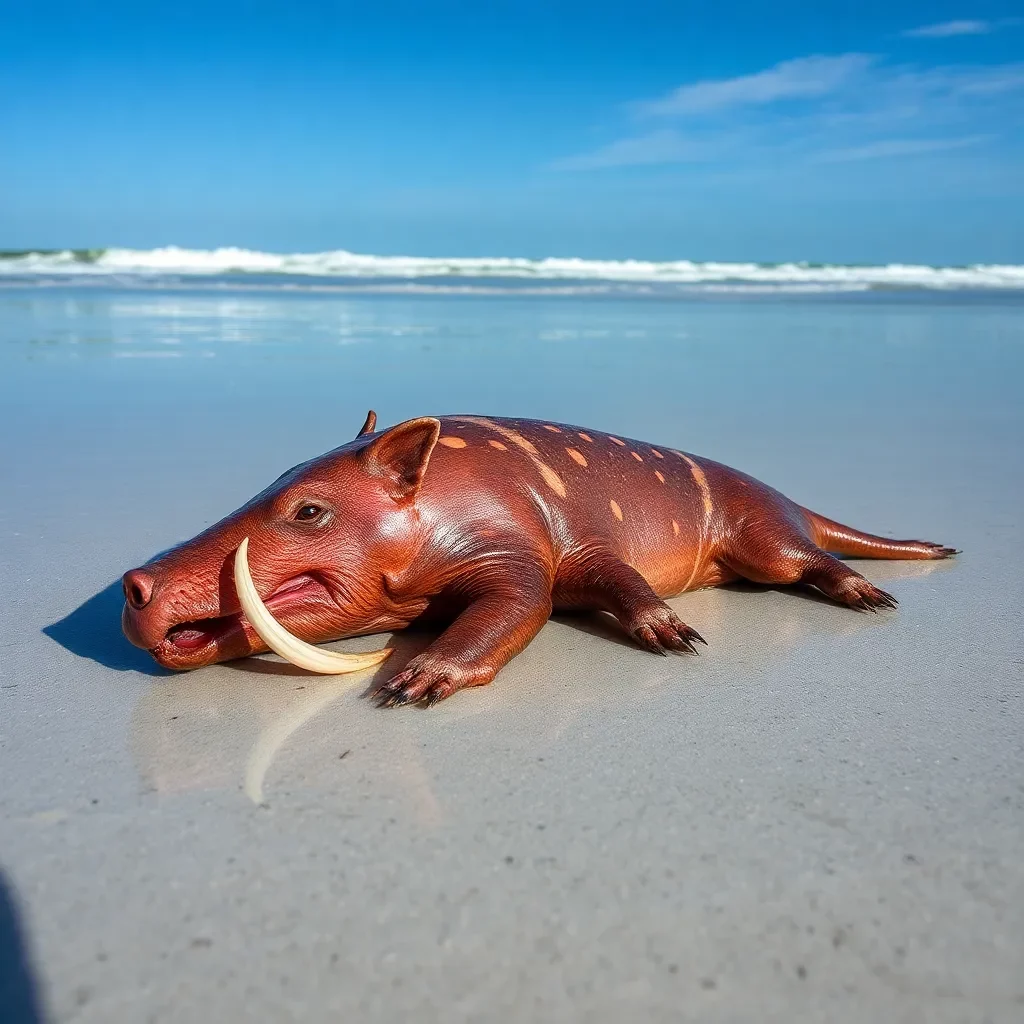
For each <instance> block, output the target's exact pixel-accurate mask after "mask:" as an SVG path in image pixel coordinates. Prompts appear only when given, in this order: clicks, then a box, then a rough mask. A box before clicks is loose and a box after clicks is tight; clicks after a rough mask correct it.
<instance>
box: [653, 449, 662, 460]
mask: <svg viewBox="0 0 1024 1024" xmlns="http://www.w3.org/2000/svg"><path fill="white" fill-rule="evenodd" d="M651 454H652V455H653V456H654V457H655V458H656V459H663V458H665V456H664V455H662V454H661V452H659V451H658V449H657V448H652V449H651Z"/></svg>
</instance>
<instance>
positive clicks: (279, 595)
mask: <svg viewBox="0 0 1024 1024" xmlns="http://www.w3.org/2000/svg"><path fill="white" fill-rule="evenodd" d="M330 598H331V594H330V591H329V590H328V588H327V585H326V584H325V583H324V582H323V580H321V579H320V578H319V577H318V576H316V575H315V574H313V573H301V574H300V575H298V576H293V577H292V578H291V579H288V580H285V582H284V583H282V584H281V585H280V586H279V587H277V589H276V590H274V592H273V593H272V594H271V595H270V596H269V597H268V598H267V599H266V604H267V607H268V608H272V609H273V610H274V612H275V613H276V614H278V615H281V614H282V613H284V614H286V613H287V612H289V611H293V610H294V609H295V608H297V607H300V606H303V605H311V604H319V605H323V604H324V603H325V602H326V601H329V600H330ZM244 621H245V615H244V613H243V612H242V611H241V610H239V611H237V612H233V613H231V614H230V615H218V616H215V617H211V618H206V619H189V620H187V621H185V622H178V623H175V624H174V625H173V626H171V627H170V628H169V629H168V630H167V632H166V633H165V634H164V638H163V640H162V641H161V642H160V643H159V644H158V645H157V646H156V647H155V648H153V649H152V651H151V652H150V653H152V654H153V655H154V656H155V657H157V658H158V660H159V658H160V657H161V656H162V657H170V658H173V657H174V655H175V654H179V655H183V656H185V657H188V658H190V659H192V658H195V657H196V655H197V653H198V652H200V651H203V650H205V649H206V648H209V647H216V646H218V645H222V644H224V642H225V641H227V640H228V639H230V638H233V637H235V636H237V635H239V634H243V633H244V631H245V627H244V625H243V623H244Z"/></svg>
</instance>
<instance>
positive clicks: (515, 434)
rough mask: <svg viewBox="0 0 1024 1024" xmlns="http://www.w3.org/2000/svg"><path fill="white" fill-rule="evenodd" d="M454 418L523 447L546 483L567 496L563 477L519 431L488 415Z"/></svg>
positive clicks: (557, 492)
mask: <svg viewBox="0 0 1024 1024" xmlns="http://www.w3.org/2000/svg"><path fill="white" fill-rule="evenodd" d="M453 419H457V420H461V421H462V422H463V423H475V424H476V425H477V426H478V427H486V428H487V429H488V430H493V431H494V432H495V433H496V434H500V435H501V436H502V437H503V438H505V440H506V441H511V442H512V444H514V445H515V446H516V447H517V448H521V449H522V450H523V451H524V452H526V454H527V455H529V456H530V460H531V461H532V462H533V465H534V467H535V468H536V470H537V472H538V473H540V475H541V478H542V479H543V480H544V483H546V484H547V485H548V487H550V488H551V490H553V491H554V492H555V494H557V495H558V496H559V497H560V498H564V497H565V494H566V491H565V484H564V483H562V478H561V477H560V476H559V475H558V474H557V473H556V472H555V471H554V470H553V469H552V468H551V467H550V466H549V465H547V464H546V463H545V462H542V461H541V459H540V457H539V454H540V453H539V452H538V451H537V449H536V448H535V447H534V445H533V444H531V443H530V442H529V441H528V440H527V439H526V438H525V437H523V435H522V434H520V433H519V431H517V430H512V429H511V428H510V427H503V426H502V425H501V424H500V423H495V422H494V420H489V419H487V417H486V416H455V417H453Z"/></svg>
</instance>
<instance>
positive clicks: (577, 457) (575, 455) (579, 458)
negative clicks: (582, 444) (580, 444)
mask: <svg viewBox="0 0 1024 1024" xmlns="http://www.w3.org/2000/svg"><path fill="white" fill-rule="evenodd" d="M565 450H566V451H567V452H568V453H569V458H570V459H572V461H573V462H577V463H579V464H580V465H581V466H583V468H584V469H586V466H587V460H586V459H585V458H584V457H583V453H582V452H578V451H576V449H575V448H566V449H565Z"/></svg>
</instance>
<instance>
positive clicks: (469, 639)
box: [374, 569, 551, 708]
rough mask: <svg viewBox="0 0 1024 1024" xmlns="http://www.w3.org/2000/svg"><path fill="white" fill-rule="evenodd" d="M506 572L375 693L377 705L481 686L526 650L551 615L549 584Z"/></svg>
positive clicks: (434, 699) (438, 696)
mask: <svg viewBox="0 0 1024 1024" xmlns="http://www.w3.org/2000/svg"><path fill="white" fill-rule="evenodd" d="M509 573H510V578H509V579H507V580H506V581H505V582H504V583H503V584H502V585H501V586H495V587H493V588H492V589H490V590H488V591H487V592H485V593H483V594H481V595H480V596H478V597H477V598H476V599H475V600H474V601H473V602H472V603H471V604H470V605H469V606H468V607H467V608H466V609H465V610H464V611H463V612H462V614H461V615H459V617H458V618H457V619H456V620H455V621H454V622H453V623H452V624H451V626H449V627H448V629H446V630H445V631H444V633H442V634H441V636H440V637H438V639H437V640H435V641H434V643H432V644H431V645H430V646H429V647H428V648H427V649H426V650H425V651H424V652H423V653H422V654H418V655H417V656H416V657H415V658H413V659H412V660H411V661H410V662H409V663H408V664H407V665H406V666H405V668H404V669H403V670H402V671H401V672H399V673H398V674H397V675H396V676H393V677H392V678H391V679H389V680H388V681H387V682H386V683H384V684H383V685H381V686H380V687H379V688H378V689H377V690H376V692H375V693H374V697H376V699H377V703H378V705H379V706H380V707H389V708H390V707H396V706H397V705H399V704H417V703H419V702H420V701H424V702H425V703H426V704H428V705H431V704H436V703H437V702H438V701H440V700H444V699H445V697H450V696H451V695H452V694H453V693H455V691H456V690H461V689H462V688H463V687H464V686H483V685H484V684H486V683H489V682H490V681H491V680H492V679H493V678H494V677H495V675H497V673H498V670H499V669H501V668H503V667H504V666H505V665H507V664H508V663H509V662H510V661H511V660H512V659H513V658H514V657H515V656H516V655H517V654H518V653H519V652H520V651H521V650H522V649H523V648H524V647H526V645H527V644H528V643H529V642H530V641H531V640H532V639H533V638H534V637H535V636H536V635H537V634H538V633H539V632H540V629H541V626H543V625H544V623H545V622H547V620H548V618H549V616H550V615H551V585H550V582H548V581H546V580H540V579H537V580H524V579H522V578H519V579H517V578H516V576H515V575H514V574H515V573H516V570H515V569H510V570H509Z"/></svg>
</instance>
